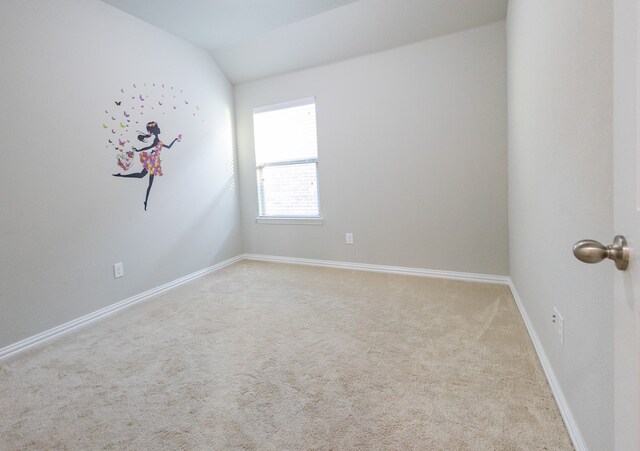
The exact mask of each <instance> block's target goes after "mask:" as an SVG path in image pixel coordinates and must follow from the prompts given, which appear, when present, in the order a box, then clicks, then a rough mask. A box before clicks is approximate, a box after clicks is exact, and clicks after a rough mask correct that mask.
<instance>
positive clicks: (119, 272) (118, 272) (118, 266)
mask: <svg viewBox="0 0 640 451" xmlns="http://www.w3.org/2000/svg"><path fill="white" fill-rule="evenodd" d="M113 275H114V276H115V278H116V279H119V278H120V277H122V276H124V265H123V264H122V262H120V263H115V264H114V265H113Z"/></svg>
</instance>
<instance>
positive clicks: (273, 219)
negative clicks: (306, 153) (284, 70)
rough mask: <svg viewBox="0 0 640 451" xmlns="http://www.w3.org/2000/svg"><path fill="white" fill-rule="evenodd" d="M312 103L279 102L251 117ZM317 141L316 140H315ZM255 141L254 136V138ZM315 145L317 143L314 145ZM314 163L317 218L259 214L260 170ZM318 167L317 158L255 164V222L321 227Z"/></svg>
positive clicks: (312, 100)
mask: <svg viewBox="0 0 640 451" xmlns="http://www.w3.org/2000/svg"><path fill="white" fill-rule="evenodd" d="M311 103H313V104H314V105H315V104H316V98H315V97H305V98H303V99H297V100H291V101H287V102H280V103H276V104H272V105H266V106H262V107H258V108H254V109H253V115H255V114H259V113H266V112H269V111H275V110H282V109H286V108H293V107H296V106H302V105H309V104H311ZM316 130H317V118H316ZM316 139H317V138H316ZM254 140H255V136H254ZM254 144H255V142H254ZM316 145H317V143H316ZM309 163H315V167H316V198H317V200H318V215H317V216H264V215H261V214H260V205H261V203H262V205H264V199H261V198H260V196H264V189H263V188H261V187H260V179H261V177H260V173H261V171H262V169H264V168H265V167H270V166H271V167H273V166H287V165H293V164H309ZM319 172H320V171H319V165H318V157H317V156H316V157H315V158H305V159H293V160H284V161H278V162H271V163H264V164H257V163H256V183H257V184H258V186H257V195H258V216H257V217H256V222H257V223H259V224H298V225H323V224H324V218H323V217H322V214H321V210H320V175H319Z"/></svg>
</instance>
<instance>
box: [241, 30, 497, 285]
mask: <svg viewBox="0 0 640 451" xmlns="http://www.w3.org/2000/svg"><path fill="white" fill-rule="evenodd" d="M310 96H315V97H316V106H317V121H318V144H319V150H318V152H319V161H320V163H319V178H320V180H319V186H320V202H321V209H322V214H323V216H324V218H325V223H324V225H323V226H309V225H305V226H303V225H266V224H256V223H255V218H256V216H257V214H258V206H257V194H256V176H255V162H254V148H253V129H252V109H253V108H254V107H257V106H262V105H268V104H273V103H278V102H282V101H286V100H292V99H297V98H303V97H310ZM235 105H236V126H237V140H238V153H239V162H240V186H241V193H242V211H243V224H244V237H245V250H246V251H247V252H249V253H259V254H270V255H284V256H292V257H306V258H315V259H328V260H338V261H352V262H363V263H373V264H383V265H400V266H408V267H419V268H428V269H441V270H450V271H464V272H474V273H485V274H501V275H504V274H507V273H508V250H507V245H508V243H507V241H508V240H507V238H506V237H507V172H506V171H507V160H506V42H505V24H504V22H498V23H494V24H491V25H487V26H483V27H480V28H476V29H473V30H469V31H464V32H461V33H456V34H452V35H448V36H444V37H440V38H436V39H432V40H428V41H424V42H420V43H417V44H413V45H409V46H406V47H401V48H397V49H394V50H390V51H386V52H382V53H378V54H374V55H370V56H365V57H361V58H356V59H351V60H347V61H344V62H340V63H336V64H332V65H328V66H323V67H319V68H314V69H309V70H305V71H301V72H296V73H291V74H287V75H283V76H278V77H273V78H268V79H265V80H261V81H257V82H253V83H248V84H243V85H239V86H236V104H235ZM345 232H353V233H354V241H355V244H354V245H353V246H347V245H345V243H344V234H345Z"/></svg>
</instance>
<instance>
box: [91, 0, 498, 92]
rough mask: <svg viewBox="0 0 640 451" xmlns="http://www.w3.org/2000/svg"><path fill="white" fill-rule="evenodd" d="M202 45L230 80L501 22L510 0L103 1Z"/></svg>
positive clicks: (246, 79) (245, 79)
mask: <svg viewBox="0 0 640 451" xmlns="http://www.w3.org/2000/svg"><path fill="white" fill-rule="evenodd" d="M103 1H105V2H107V3H109V4H111V5H113V6H115V7H117V8H120V9H122V10H124V11H126V12H129V13H131V14H133V15H135V16H137V17H139V18H141V19H143V20H145V21H147V22H150V23H152V24H154V25H156V26H158V27H160V28H163V29H165V30H167V31H169V32H171V33H173V34H175V35H177V36H180V37H182V38H184V39H187V40H188V41H191V42H193V43H194V44H196V45H199V46H200V47H202V48H204V49H206V50H208V51H209V52H210V53H211V54H212V55H213V57H214V58H215V60H216V61H217V62H218V64H219V66H220V68H221V69H222V71H223V72H224V73H225V74H226V75H227V77H228V78H229V80H230V81H231V82H232V83H233V84H240V83H245V82H249V81H253V80H257V79H260V78H265V77H269V76H273V75H278V74H282V73H286V72H291V71H295V70H300V69H305V68H309V67H314V66H319V65H323V64H329V63H332V62H336V61H341V60H344V59H348V58H353V57H357V56H362V55H366V54H370V53H374V52H379V51H383V50H388V49H391V48H394V47H398V46H401V45H406V44H410V43H413V42H418V41H422V40H425V39H429V38H433V37H436V36H442V35H445V34H450V33H455V32H457V31H462V30H465V29H469V28H474V27H478V26H481V25H485V24H489V23H492V22H496V21H498V20H503V19H504V18H505V17H506V13H507V2H508V0H182V1H180V2H178V1H175V0H103Z"/></svg>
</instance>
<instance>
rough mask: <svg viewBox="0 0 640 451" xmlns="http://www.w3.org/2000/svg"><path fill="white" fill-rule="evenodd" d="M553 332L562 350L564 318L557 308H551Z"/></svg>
mask: <svg viewBox="0 0 640 451" xmlns="http://www.w3.org/2000/svg"><path fill="white" fill-rule="evenodd" d="M553 331H554V332H555V334H556V338H557V339H558V341H559V342H560V346H562V347H563V348H564V318H563V317H562V315H561V314H560V312H559V311H558V309H557V307H554V308H553Z"/></svg>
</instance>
